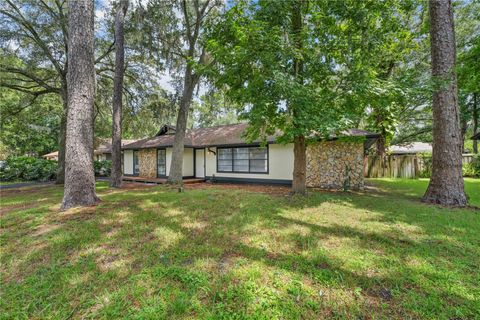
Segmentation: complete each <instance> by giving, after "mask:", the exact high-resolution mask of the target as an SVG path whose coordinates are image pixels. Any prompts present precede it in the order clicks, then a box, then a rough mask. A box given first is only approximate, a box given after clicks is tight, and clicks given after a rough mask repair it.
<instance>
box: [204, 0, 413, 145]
mask: <svg viewBox="0 0 480 320" xmlns="http://www.w3.org/2000/svg"><path fill="white" fill-rule="evenodd" d="M307 3H308V5H307ZM407 6H408V5H407ZM297 8H300V9H299V10H301V15H302V16H303V17H308V19H307V18H305V19H303V20H302V21H303V25H302V26H301V31H300V32H296V31H295V30H294V27H292V20H293V19H294V16H295V14H296V13H295V12H296V11H297ZM408 9H409V8H405V7H402V5H401V4H399V3H398V2H397V1H382V2H380V1H368V2H366V1H333V2H325V1H307V2H303V1H293V0H290V1H239V2H236V3H235V5H234V6H233V7H231V8H230V9H229V10H228V11H227V12H226V13H225V14H224V15H223V16H222V17H221V19H220V21H219V22H218V23H217V24H216V25H215V26H212V27H211V30H210V32H209V41H208V49H209V52H210V53H211V54H212V56H213V58H214V61H215V62H216V63H215V64H213V65H212V68H210V69H209V70H207V71H206V73H207V74H208V75H209V76H210V78H211V79H212V81H213V82H214V83H215V85H216V86H217V87H221V88H224V89H225V90H226V92H227V94H228V95H229V97H230V98H231V99H233V100H234V101H236V102H237V103H238V104H239V105H240V106H241V108H242V109H241V110H240V111H241V116H242V118H243V119H247V120H248V121H249V123H250V124H251V126H250V131H249V133H248V137H249V138H250V139H255V138H256V137H258V136H265V135H268V134H272V133H273V132H274V131H275V130H277V129H281V130H282V131H283V133H284V136H283V137H282V139H283V140H284V141H292V139H293V137H295V136H299V135H305V136H308V135H309V134H310V133H311V132H312V130H315V132H317V133H318V134H320V135H324V136H325V135H328V134H330V133H332V132H338V131H340V130H342V129H345V128H348V127H352V126H355V123H356V121H357V120H358V118H359V116H360V114H362V113H363V111H364V108H365V107H366V105H367V103H366V102H367V100H368V97H369V93H370V92H371V90H372V89H373V87H374V86H375V80H376V78H377V74H376V68H377V64H378V61H379V57H380V56H383V55H384V52H385V47H389V46H392V48H395V46H394V45H393V44H392V41H393V39H395V38H396V37H397V38H398V37H401V36H402V34H401V32H398V30H397V29H396V28H398V24H397V21H396V20H397V19H396V18H395V13H397V14H398V13H399V12H401V11H402V10H408ZM299 43H300V44H299ZM392 50H393V49H392ZM295 61H298V62H299V63H300V64H301V65H302V68H301V71H299V73H298V74H296V71H295V63H294V62H295Z"/></svg>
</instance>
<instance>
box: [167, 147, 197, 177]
mask: <svg viewBox="0 0 480 320" xmlns="http://www.w3.org/2000/svg"><path fill="white" fill-rule="evenodd" d="M166 159H167V176H168V175H169V174H170V166H171V165H172V148H166ZM182 170H183V176H184V177H190V176H193V149H192V148H185V149H184V150H183V168H182Z"/></svg>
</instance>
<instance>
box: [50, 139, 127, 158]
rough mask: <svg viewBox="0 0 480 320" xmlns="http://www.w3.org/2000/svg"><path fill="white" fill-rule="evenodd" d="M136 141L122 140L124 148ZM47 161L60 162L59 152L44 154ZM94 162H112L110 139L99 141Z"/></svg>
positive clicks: (94, 154)
mask: <svg viewBox="0 0 480 320" xmlns="http://www.w3.org/2000/svg"><path fill="white" fill-rule="evenodd" d="M135 141H136V140H126V139H122V146H123V145H126V144H129V143H132V142H135ZM42 157H43V158H45V159H47V160H55V161H58V151H54V152H51V153H47V154H44V155H43V156H42ZM93 160H96V161H103V160H112V143H111V140H109V139H99V140H98V142H97V143H96V148H95V150H93Z"/></svg>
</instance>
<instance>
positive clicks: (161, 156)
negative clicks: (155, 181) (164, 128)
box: [157, 149, 166, 176]
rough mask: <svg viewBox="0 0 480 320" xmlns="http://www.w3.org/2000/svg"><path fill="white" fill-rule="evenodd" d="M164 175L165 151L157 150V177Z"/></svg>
mask: <svg viewBox="0 0 480 320" xmlns="http://www.w3.org/2000/svg"><path fill="white" fill-rule="evenodd" d="M165 174H166V159H165V150H164V149H161V150H157V175H163V176H164V175H165Z"/></svg>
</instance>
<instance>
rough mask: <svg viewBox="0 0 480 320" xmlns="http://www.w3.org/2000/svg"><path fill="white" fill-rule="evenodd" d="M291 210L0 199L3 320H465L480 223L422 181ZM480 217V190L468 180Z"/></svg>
mask: <svg viewBox="0 0 480 320" xmlns="http://www.w3.org/2000/svg"><path fill="white" fill-rule="evenodd" d="M371 182H372V183H373V184H374V185H375V186H376V187H377V188H378V190H376V191H375V192H372V191H371V192H367V193H347V194H344V193H321V192H313V193H311V194H310V195H309V196H308V197H305V198H295V197H294V198H291V197H287V196H280V195H268V194H262V193H255V192H249V191H248V190H246V189H242V187H239V188H238V189H237V190H232V189H228V190H225V189H222V187H221V186H218V187H214V188H206V189H200V188H198V189H192V190H188V189H187V190H186V192H185V193H177V192H174V191H172V190H169V189H168V188H167V187H164V186H158V187H152V188H139V189H136V190H111V189H109V188H108V186H107V184H106V183H102V182H100V183H98V184H97V190H98V193H99V195H100V197H101V199H102V200H103V201H102V203H101V204H100V205H99V206H97V207H90V208H83V209H72V210H70V211H68V212H59V211H58V209H59V202H60V200H61V197H62V189H61V188H60V187H58V186H45V187H35V188H24V189H17V190H10V191H2V197H1V211H2V216H1V229H2V233H1V238H0V239H1V244H2V246H1V266H0V270H1V281H2V283H1V288H0V290H1V291H0V292H1V297H0V318H1V319H68V318H71V319H118V318H122V319H197V318H199V319H301V318H303V319H312V318H314V319H322V318H331V319H345V318H351V319H360V318H361V319H383V318H384V319H474V318H479V317H480V311H479V310H480V300H479V297H480V287H479V283H480V273H479V272H478V270H479V266H480V237H479V234H480V215H479V211H478V210H475V209H473V208H470V209H448V208H442V207H436V206H428V205H424V204H422V203H420V202H419V197H420V196H421V194H422V193H423V192H424V190H425V187H426V184H427V181H423V180H395V181H393V180H374V181H373V180H372V181H371ZM466 190H467V192H468V194H469V195H470V200H471V203H472V204H476V205H480V194H479V190H480V180H474V179H467V180H466Z"/></svg>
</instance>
